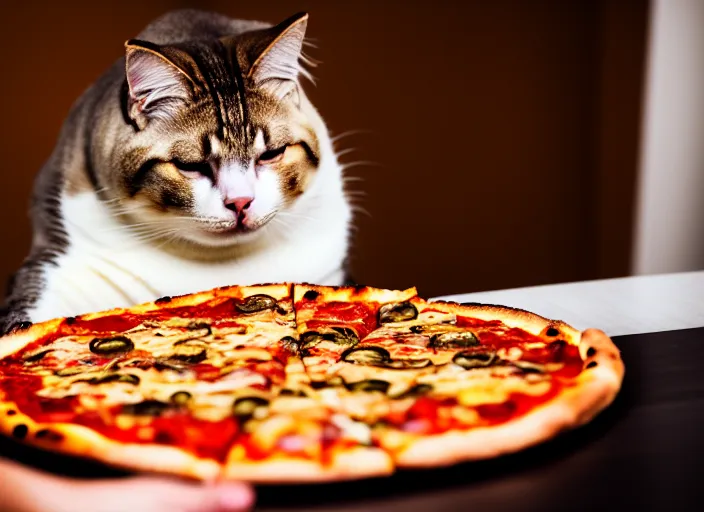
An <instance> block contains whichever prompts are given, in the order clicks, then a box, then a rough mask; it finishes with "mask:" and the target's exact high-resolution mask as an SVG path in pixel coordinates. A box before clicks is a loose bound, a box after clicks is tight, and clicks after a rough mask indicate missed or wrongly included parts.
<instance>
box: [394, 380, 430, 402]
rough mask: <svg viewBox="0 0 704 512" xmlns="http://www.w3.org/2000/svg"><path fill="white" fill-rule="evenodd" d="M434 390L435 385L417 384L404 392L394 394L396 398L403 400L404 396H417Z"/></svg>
mask: <svg viewBox="0 0 704 512" xmlns="http://www.w3.org/2000/svg"><path fill="white" fill-rule="evenodd" d="M432 390H433V386H431V385H430V384H416V385H415V386H413V387H411V388H409V389H407V390H406V391H404V392H403V393H401V394H399V395H396V396H394V397H393V398H394V399H397V400H402V399H404V398H415V397H417V396H420V395H425V394H426V393H430V392H431V391H432Z"/></svg>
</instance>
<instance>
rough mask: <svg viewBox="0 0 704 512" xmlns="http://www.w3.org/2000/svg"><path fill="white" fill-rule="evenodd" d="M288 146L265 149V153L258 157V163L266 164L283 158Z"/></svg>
mask: <svg viewBox="0 0 704 512" xmlns="http://www.w3.org/2000/svg"><path fill="white" fill-rule="evenodd" d="M286 148H288V145H284V146H281V147H278V148H276V149H269V150H267V151H264V153H262V154H261V155H259V158H257V165H266V164H271V163H274V162H278V161H279V160H281V159H282V158H283V156H284V153H285V152H286Z"/></svg>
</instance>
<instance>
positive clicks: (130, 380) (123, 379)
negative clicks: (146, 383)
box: [117, 373, 139, 386]
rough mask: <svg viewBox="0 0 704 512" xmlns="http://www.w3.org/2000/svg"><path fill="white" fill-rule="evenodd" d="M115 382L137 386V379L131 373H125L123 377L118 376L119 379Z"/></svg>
mask: <svg viewBox="0 0 704 512" xmlns="http://www.w3.org/2000/svg"><path fill="white" fill-rule="evenodd" d="M117 382H126V383H127V384H134V385H135V386H136V385H137V384H139V377H137V376H136V375H134V374H132V373H125V374H123V375H120V378H119V379H117Z"/></svg>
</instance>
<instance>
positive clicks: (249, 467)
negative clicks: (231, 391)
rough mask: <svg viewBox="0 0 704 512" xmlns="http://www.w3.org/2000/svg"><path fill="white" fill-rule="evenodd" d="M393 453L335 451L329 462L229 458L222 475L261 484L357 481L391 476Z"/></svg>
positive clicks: (364, 449)
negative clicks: (257, 460)
mask: <svg viewBox="0 0 704 512" xmlns="http://www.w3.org/2000/svg"><path fill="white" fill-rule="evenodd" d="M393 472H394V463H393V460H392V458H391V456H390V455H389V454H388V453H386V452H385V451H383V450H381V449H379V448H371V447H357V448H351V449H347V450H340V451H338V452H336V453H335V454H334V455H333V457H332V460H331V461H330V462H329V463H328V464H322V463H319V462H316V461H312V460H305V459H300V458H294V457H286V456H285V455H279V456H275V457H271V458H269V459H266V460H263V461H261V462H254V461H242V460H239V459H237V460H233V459H230V460H229V461H228V462H226V464H225V467H224V470H223V475H222V478H223V479H226V480H247V481H248V482H252V483H259V484H267V483H268V484H293V483H313V482H335V481H342V480H358V479H362V478H371V477H378V476H387V475H391V474H392V473H393Z"/></svg>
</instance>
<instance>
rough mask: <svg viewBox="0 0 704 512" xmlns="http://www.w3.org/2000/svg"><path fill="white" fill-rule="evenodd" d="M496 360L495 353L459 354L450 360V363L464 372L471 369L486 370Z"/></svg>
mask: <svg viewBox="0 0 704 512" xmlns="http://www.w3.org/2000/svg"><path fill="white" fill-rule="evenodd" d="M495 360H496V353H495V352H475V353H473V352H459V353H457V354H455V357H453V358H452V362H453V363H455V364H456V365H458V366H461V367H462V368H464V369H465V370H471V369H472V368H486V367H487V366H491V364H492V363H493V362H494V361H495Z"/></svg>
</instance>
